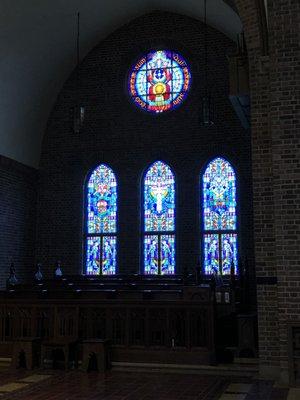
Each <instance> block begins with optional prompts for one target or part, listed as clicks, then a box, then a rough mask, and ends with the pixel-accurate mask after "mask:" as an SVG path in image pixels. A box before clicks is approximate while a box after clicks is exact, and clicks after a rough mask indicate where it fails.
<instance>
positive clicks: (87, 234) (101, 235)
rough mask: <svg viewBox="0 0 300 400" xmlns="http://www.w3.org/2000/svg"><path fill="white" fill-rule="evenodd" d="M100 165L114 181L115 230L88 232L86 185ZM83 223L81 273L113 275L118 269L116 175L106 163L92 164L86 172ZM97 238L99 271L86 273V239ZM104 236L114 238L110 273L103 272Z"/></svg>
mask: <svg viewBox="0 0 300 400" xmlns="http://www.w3.org/2000/svg"><path fill="white" fill-rule="evenodd" d="M101 166H104V167H106V168H108V169H109V170H110V171H111V172H112V174H113V176H114V179H115V181H116V222H115V232H100V233H90V232H89V230H88V206H89V201H88V185H89V182H90V179H91V177H92V175H93V173H94V172H95V171H96V170H97V169H98V168H99V167H101ZM83 193H84V202H83V204H84V212H83V215H84V221H83V222H84V223H83V227H84V228H83V254H84V257H83V273H84V274H85V275H89V276H99V275H101V276H102V275H115V274H116V273H117V269H118V245H119V244H118V236H119V228H118V177H117V175H116V173H115V170H114V169H113V168H112V167H111V166H110V165H108V164H106V163H98V164H97V165H96V166H94V167H93V168H92V169H91V170H90V171H89V172H88V174H87V176H86V179H85V183H84V190H83ZM94 237H95V238H99V239H100V256H99V261H100V265H99V273H95V274H93V273H88V271H87V268H88V265H87V255H88V239H89V238H94ZM105 238H114V239H115V263H114V271H113V272H112V273H103V257H102V256H103V243H104V240H105Z"/></svg>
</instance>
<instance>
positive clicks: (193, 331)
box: [0, 283, 214, 364]
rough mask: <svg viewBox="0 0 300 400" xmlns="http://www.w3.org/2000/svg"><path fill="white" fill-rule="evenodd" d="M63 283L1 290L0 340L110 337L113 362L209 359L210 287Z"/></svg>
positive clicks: (211, 343) (211, 346) (211, 333)
mask: <svg viewBox="0 0 300 400" xmlns="http://www.w3.org/2000/svg"><path fill="white" fill-rule="evenodd" d="M64 284H65V283H60V284H59V285H58V286H59V287H60V290H56V289H55V290H54V289H53V291H52V292H51V289H49V286H48V288H47V289H45V286H43V287H44V289H43V288H39V289H36V288H35V289H34V290H32V291H31V292H30V291H28V290H25V291H24V290H23V291H22V290H19V291H18V290H12V291H7V292H1V293H0V341H1V342H12V341H14V339H15V338H20V337H40V338H41V339H42V340H64V339H69V338H74V339H75V340H78V341H80V340H83V339H88V338H101V339H110V341H111V345H112V359H113V361H131V362H163V363H186V364H188V363H189V364H208V363H210V362H211V361H212V360H213V358H214V302H213V299H212V293H211V291H210V288H209V286H205V285H203V286H202V287H199V286H197V287H196V286H195V287H193V286H187V287H185V286H181V288H180V289H178V288H176V289H174V288H172V289H166V290H152V291H151V290H149V289H147V290H136V289H132V290H124V289H122V288H120V287H119V288H118V289H114V290H111V289H109V290H107V289H104V288H103V290H102V291H100V290H94V289H92V290H88V289H85V290H81V289H78V288H77V289H74V290H73V291H64V290H61V287H62V285H64ZM50 286H51V285H50ZM54 286H55V285H54Z"/></svg>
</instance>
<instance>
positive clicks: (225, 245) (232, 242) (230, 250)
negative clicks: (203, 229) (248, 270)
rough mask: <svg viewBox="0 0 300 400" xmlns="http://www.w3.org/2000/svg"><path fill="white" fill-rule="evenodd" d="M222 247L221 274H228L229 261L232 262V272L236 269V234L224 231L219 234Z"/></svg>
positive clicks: (235, 271)
mask: <svg viewBox="0 0 300 400" xmlns="http://www.w3.org/2000/svg"><path fill="white" fill-rule="evenodd" d="M221 248H222V274H223V275H226V274H227V275H229V274H230V267H231V262H232V261H233V264H234V273H235V274H237V270H238V253H237V235H236V233H226V234H222V235H221Z"/></svg>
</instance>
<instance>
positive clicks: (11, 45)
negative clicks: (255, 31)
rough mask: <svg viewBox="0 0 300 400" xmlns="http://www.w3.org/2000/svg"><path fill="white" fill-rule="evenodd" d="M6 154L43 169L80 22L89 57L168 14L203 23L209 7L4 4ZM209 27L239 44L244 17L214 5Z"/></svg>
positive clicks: (182, 0) (0, 0)
mask: <svg viewBox="0 0 300 400" xmlns="http://www.w3.org/2000/svg"><path fill="white" fill-rule="evenodd" d="M0 8H1V13H0V26H1V28H0V29H1V30H0V54H1V58H0V129H1V130H0V154H1V155H4V156H6V157H10V158H13V159H15V160H17V161H20V162H22V163H24V164H27V165H30V166H34V167H38V165H39V159H40V149H41V142H42V138H43V134H44V131H45V126H46V122H47V119H48V116H49V113H50V111H51V108H52V106H53V103H54V101H55V98H56V96H57V94H58V92H59V91H60V89H61V87H62V85H63V82H64V81H65V80H66V79H67V77H68V75H69V74H70V72H71V71H72V69H73V68H74V66H75V58H76V57H75V49H76V16H77V12H78V11H79V12H80V15H81V44H80V47H81V56H84V55H85V54H87V53H88V52H89V51H90V50H91V49H92V48H93V47H94V46H95V45H96V44H97V43H98V42H99V41H100V40H101V39H103V38H104V37H105V36H107V35H108V34H109V33H111V32H112V31H114V30H115V29H117V28H118V27H120V26H121V25H123V24H124V23H126V22H129V21H130V20H131V19H133V18H135V17H137V16H139V15H142V14H144V13H146V12H149V11H153V10H167V11H172V12H177V13H180V14H185V15H188V16H191V17H194V18H198V19H200V20H202V19H203V1H201V0H151V1H150V0H110V1H104V0H84V1H82V0H81V1H80V0H0ZM207 19H208V23H209V24H210V25H211V26H213V27H215V28H217V29H218V30H220V31H222V32H223V33H225V34H226V35H228V36H229V37H231V38H232V39H235V38H236V35H237V34H238V33H239V32H241V29H242V26H241V22H240V19H239V17H238V16H237V14H236V13H235V12H234V11H233V10H232V9H231V8H230V7H229V6H228V5H227V4H225V3H224V2H223V1H222V0H208V1H207Z"/></svg>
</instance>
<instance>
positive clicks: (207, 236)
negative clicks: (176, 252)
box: [202, 157, 238, 275]
mask: <svg viewBox="0 0 300 400" xmlns="http://www.w3.org/2000/svg"><path fill="white" fill-rule="evenodd" d="M202 191H203V192H202V193H203V202H202V220H203V255H204V257H203V258H204V272H205V273H206V274H212V273H214V272H216V273H219V274H221V275H227V274H230V268H231V265H232V263H233V264H234V267H235V273H237V268H238V247H237V213H236V176H235V172H234V169H233V167H232V166H231V165H230V163H229V162H228V161H226V160H225V159H224V158H221V157H217V158H215V159H214V160H212V161H211V162H210V163H209V164H208V166H207V168H206V170H205V172H204V174H203V176H202Z"/></svg>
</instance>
